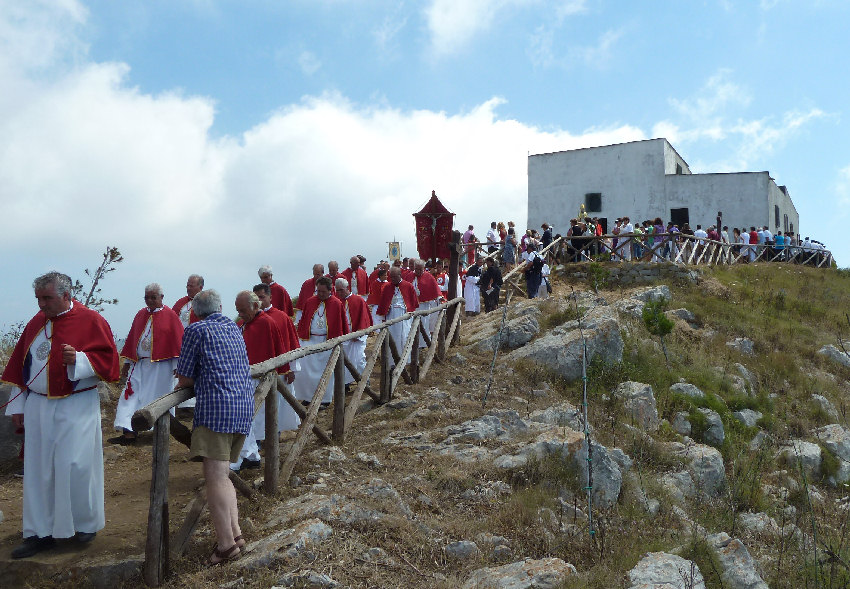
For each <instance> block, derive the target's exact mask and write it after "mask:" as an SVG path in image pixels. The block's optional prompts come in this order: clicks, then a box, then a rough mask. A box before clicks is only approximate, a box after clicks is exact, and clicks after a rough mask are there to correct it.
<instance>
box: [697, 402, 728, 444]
mask: <svg viewBox="0 0 850 589" xmlns="http://www.w3.org/2000/svg"><path fill="white" fill-rule="evenodd" d="M699 412H700V413H702V414H703V415H705V420H706V423H707V424H708V428H707V429H706V430H705V431H704V432H703V434H702V436H703V439H704V440H705V441H706V443H708V444H711V445H712V446H715V447H717V446H722V445H723V440H724V439H725V438H726V432H725V431H724V429H723V420H722V419H721V418H720V414H719V413H717V411H713V410H711V409H708V408H705V407H701V408H700V409H699Z"/></svg>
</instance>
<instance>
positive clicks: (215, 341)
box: [177, 313, 254, 435]
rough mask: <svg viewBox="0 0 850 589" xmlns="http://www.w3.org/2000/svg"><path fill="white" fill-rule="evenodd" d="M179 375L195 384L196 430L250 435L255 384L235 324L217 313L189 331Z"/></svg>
mask: <svg viewBox="0 0 850 589" xmlns="http://www.w3.org/2000/svg"><path fill="white" fill-rule="evenodd" d="M177 374H181V375H183V376H188V377H189V378H192V379H194V381H195V397H196V398H197V404H196V406H195V419H194V422H193V425H194V426H195V427H198V426H199V425H202V426H204V427H208V428H209V429H211V430H212V431H214V432H220V433H239V434H245V435H248V433H249V432H250V430H251V420H252V419H253V417H254V384H253V382H252V381H251V377H250V373H249V364H248V353H247V352H246V350H245V340H244V339H243V338H242V332H241V331H240V330H239V328H238V327H237V326H236V324H235V323H234V322H233V321H232V320H230V319H229V318H227V317H225V316H224V315H222V314H221V313H213V314H212V315H210V316H209V317H207V318H205V319H202V320H201V321H198V322H196V323H192V324H190V325H189V326H188V327H186V329H185V331H184V332H183V345H182V347H181V349H180V359H179V360H178V362H177Z"/></svg>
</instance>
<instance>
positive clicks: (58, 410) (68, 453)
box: [0, 272, 119, 558]
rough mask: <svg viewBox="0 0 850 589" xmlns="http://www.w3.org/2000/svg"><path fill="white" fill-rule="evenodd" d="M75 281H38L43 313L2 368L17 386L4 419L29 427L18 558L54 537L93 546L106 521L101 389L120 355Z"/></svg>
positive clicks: (54, 276)
mask: <svg viewBox="0 0 850 589" xmlns="http://www.w3.org/2000/svg"><path fill="white" fill-rule="evenodd" d="M71 286H72V283H71V279H70V277H68V276H67V275H65V274H61V273H59V272H49V273H47V274H45V275H43V276H40V277H38V278H36V279H35V281H34V282H33V290H35V296H36V299H37V300H38V307H39V309H40V310H39V312H38V313H37V314H36V315H35V317H33V318H32V319H31V320H30V322H29V323H28V324H27V326H26V327H25V328H24V332H23V334H22V335H21V337H20V339H19V340H18V343H17V344H16V345H15V349H14V351H13V352H12V355H11V356H10V358H9V362H8V363H7V365H6V369H5V370H4V371H3V375H2V377H0V379H2V380H3V381H4V382H7V383H10V384H12V385H15V387H16V388H15V389H13V390H12V392H11V396H10V399H11V400H10V401H9V403H8V404H7V406H6V414H7V415H11V416H12V421H13V423H14V425H15V427H22V426H25V431H24V443H25V445H26V452H25V453H24V485H23V487H24V489H23V495H24V509H23V537H24V542H23V544H21V545H20V546H18V547H17V548H15V549H14V550H12V558H27V557H30V556H33V555H35V554H37V553H39V552H42V551H44V550H49V549H51V548H53V547H54V546H55V543H54V539H55V538H71V537H76V539H77V540H78V541H80V542H90V541H91V540H92V539H93V538H94V536H95V534H96V533H97V532H98V530H100V529H102V528H103V526H104V525H105V524H106V517H105V513H104V503H103V442H102V438H101V429H100V397H99V396H98V392H97V384H98V382H99V381H101V380H104V381H108V382H113V381H117V380H118V375H119V369H118V350H117V349H116V348H115V339H114V337H113V335H112V330H111V329H110V328H109V324H108V323H107V322H106V320H105V319H104V318H103V317H101V316H100V314H98V313H96V312H95V311H92V310H90V309H87V308H86V307H84V306H83V305H81V304H80V303H79V302H78V301H74V300H73V299H72V298H71Z"/></svg>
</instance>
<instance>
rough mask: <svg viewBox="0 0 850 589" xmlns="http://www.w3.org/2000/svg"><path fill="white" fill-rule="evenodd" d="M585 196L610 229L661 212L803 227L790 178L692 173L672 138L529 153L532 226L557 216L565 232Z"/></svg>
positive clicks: (688, 219) (676, 218)
mask: <svg viewBox="0 0 850 589" xmlns="http://www.w3.org/2000/svg"><path fill="white" fill-rule="evenodd" d="M581 204H584V205H585V211H586V213H587V215H588V216H590V217H599V218H600V219H601V220H602V226H603V228H604V229H606V232H607V230H609V229H611V228H612V227H613V226H614V220H615V219H617V218H618V217H623V216H628V217H629V218H630V219H631V220H632V222H633V223H635V222H641V221H644V220H646V219H649V220H652V219H655V218H656V217H661V219H662V220H663V221H664V222H665V223H666V222H668V221H670V220H672V221H673V222H674V223H677V224H678V225H679V227H680V228H681V227H682V225H683V224H684V223H690V225H691V228H692V229H696V226H697V225H698V224H700V225H702V226H703V228H704V229H707V228H708V227H709V226H710V225H714V224H716V220H717V215H718V212H722V213H723V215H722V224H723V225H728V226H729V228H730V231H731V229H732V228H733V227H747V228H749V227H750V226H762V225H766V226H767V227H768V228H770V230H771V231H772V232H773V233H776V232H777V231H782V233H783V234H785V233H788V232H789V231H793V232H795V233H798V234H799V231H800V230H799V226H800V217H799V215H798V214H797V209H795V208H794V203H793V202H791V196H790V195H789V194H788V190H787V189H786V188H785V186H777V185H776V182H774V180H773V178H771V177H770V174H769V173H768V172H735V173H729V174H692V173H691V170H690V168H689V167H688V164H687V162H685V160H683V159H682V156H680V155H679V154H678V153H677V152H676V150H675V149H673V146H672V145H670V143H669V142H668V141H667V140H666V139H663V138H661V139H648V140H646V141H633V142H631V143H620V144H618V145H606V146H604V147H589V148H585V149H574V150H570V151H560V152H557V153H543V154H539V155H531V156H529V157H528V226H529V227H539V226H540V225H541V224H542V223H543V222H549V223H553V224H554V225H555V228H556V231H557V232H559V233H564V232H566V230H567V229H568V228H569V226H570V219H571V218H574V217H576V216H577V215H578V212H579V207H580V205H581Z"/></svg>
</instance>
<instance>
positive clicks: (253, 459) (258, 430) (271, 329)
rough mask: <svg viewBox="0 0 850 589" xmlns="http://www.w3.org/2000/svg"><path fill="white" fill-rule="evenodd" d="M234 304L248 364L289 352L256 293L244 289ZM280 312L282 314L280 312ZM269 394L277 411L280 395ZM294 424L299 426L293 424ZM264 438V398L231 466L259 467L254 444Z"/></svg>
mask: <svg viewBox="0 0 850 589" xmlns="http://www.w3.org/2000/svg"><path fill="white" fill-rule="evenodd" d="M235 305H236V312H237V313H238V314H239V320H238V321H237V322H236V323H237V325H239V327H240V329H241V330H242V337H243V338H244V340H245V349H246V351H247V352H248V362H249V363H251V364H258V363H260V362H264V361H266V360H269V359H271V358H276V357H277V356H280V355H281V354H285V353H286V352H288V351H289V349H287V347H286V345H285V343H284V338H283V335H282V334H281V332H280V329H279V328H278V324H277V323H276V322H275V321H274V319H272V318H271V317H270V316H269V314H268V313H265V312H263V311H262V310H261V309H260V305H261V303H260V298H259V297H258V296H257V295H256V293H253V292H251V291H249V290H243V291H242V292H240V293H239V294H237V295H236V302H235ZM280 312H281V313H282V311H280ZM277 372H278V374H281V375H283V374H286V373H287V372H289V366H288V365H283V366H280V367H278V369H277ZM253 381H254V386H255V387H256V386H257V384H258V382H259V379H258V378H254V379H253ZM269 395H272V397H271V398H272V399H273V400H274V401H275V402H277V403H278V410H279V409H280V395H279V394H278V392H277V389H274V390H272V391H271V392H270V393H269ZM296 418H297V416H296ZM299 423H300V422H299ZM296 427H298V426H297V425H296ZM278 431H281V429H280V423H278ZM265 437H266V409H265V401H263V403H261V404H260V406H259V408H256V411H255V413H254V419H253V422H252V423H251V431H250V433H249V434H248V435H247V436H246V437H245V443H244V444H243V445H242V451H241V452H240V453H239V460H237V461H236V462H233V463H231V464H230V469H231V470H235V471H239V470H240V469H242V468H258V467H259V466H260V451H259V447H258V446H257V440H264V439H265Z"/></svg>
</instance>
